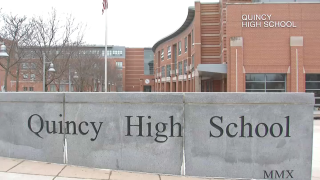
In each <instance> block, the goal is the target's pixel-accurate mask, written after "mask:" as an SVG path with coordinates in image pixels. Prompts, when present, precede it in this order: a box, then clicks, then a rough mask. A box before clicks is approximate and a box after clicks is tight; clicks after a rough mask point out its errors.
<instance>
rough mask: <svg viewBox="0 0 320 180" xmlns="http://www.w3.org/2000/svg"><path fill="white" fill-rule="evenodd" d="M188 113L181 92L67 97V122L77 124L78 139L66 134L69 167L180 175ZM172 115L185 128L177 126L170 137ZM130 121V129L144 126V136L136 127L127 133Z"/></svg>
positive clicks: (74, 135) (142, 129)
mask: <svg viewBox="0 0 320 180" xmlns="http://www.w3.org/2000/svg"><path fill="white" fill-rule="evenodd" d="M183 110H184V108H183V95H182V94H180V93H175V94H164V93H163V94H162V93H159V94H158V93H116V94H115V93H107V94H106V93H100V94H90V93H88V94H85V95H82V94H74V93H72V94H70V93H67V94H66V121H74V122H75V123H76V125H77V129H76V130H77V135H76V134H73V129H72V128H71V129H72V131H70V134H67V135H66V136H67V142H68V164H72V165H80V166H88V167H97V168H105V169H116V170H129V171H141V172H153V173H166V174H180V171H181V165H182V142H183V137H177V136H179V132H180V130H181V136H182V135H183V134H182V128H183ZM138 116H144V117H140V119H141V120H140V119H139V117H138ZM171 116H172V117H173V123H180V125H181V129H180V127H179V125H174V126H173V127H174V128H173V136H174V137H169V136H171V129H172V128H171V118H170V117H171ZM128 119H130V124H131V125H138V124H139V123H140V121H141V132H139V129H140V127H139V126H131V127H130V134H128ZM82 122H83V123H82ZM81 123H82V124H81ZM163 123H166V124H163ZM93 125H94V126H93ZM100 125H101V126H100ZM164 126H166V129H165V131H164V132H163V133H161V132H162V131H163V130H164V129H163V128H164ZM80 128H81V132H80V131H79V130H80ZM158 131H159V133H158V137H157V132H158ZM97 132H98V133H97ZM86 133H88V134H86ZM140 133H141V134H140ZM129 135H131V136H129ZM151 136H152V137H151Z"/></svg>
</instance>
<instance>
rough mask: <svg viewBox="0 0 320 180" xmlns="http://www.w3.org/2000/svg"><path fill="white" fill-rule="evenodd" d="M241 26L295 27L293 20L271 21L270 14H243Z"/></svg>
mask: <svg viewBox="0 0 320 180" xmlns="http://www.w3.org/2000/svg"><path fill="white" fill-rule="evenodd" d="M241 19H242V27H243V28H296V27H297V26H296V25H295V22H294V21H272V14H243V15H242V17H241Z"/></svg>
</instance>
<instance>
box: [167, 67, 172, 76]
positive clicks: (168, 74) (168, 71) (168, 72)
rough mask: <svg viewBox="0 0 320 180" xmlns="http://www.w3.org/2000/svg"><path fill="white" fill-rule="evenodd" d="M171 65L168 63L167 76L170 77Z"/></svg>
mask: <svg viewBox="0 0 320 180" xmlns="http://www.w3.org/2000/svg"><path fill="white" fill-rule="evenodd" d="M170 70H171V65H167V77H170Z"/></svg>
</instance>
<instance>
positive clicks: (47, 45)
mask: <svg viewBox="0 0 320 180" xmlns="http://www.w3.org/2000/svg"><path fill="white" fill-rule="evenodd" d="M33 22H34V24H35V36H34V39H33V41H32V42H31V43H32V44H33V46H34V48H33V51H34V53H35V54H36V56H37V57H38V58H39V62H38V64H39V65H41V66H43V58H45V61H46V62H51V63H53V64H54V66H55V70H56V72H55V73H50V74H49V75H48V73H47V71H48V69H49V66H45V67H46V68H45V74H44V77H45V78H44V79H43V78H42V77H43V69H42V68H41V69H39V68H38V71H37V72H36V76H37V77H38V78H40V79H42V80H43V81H44V82H45V91H47V90H48V88H47V86H48V85H49V84H51V83H54V81H56V80H58V81H59V80H61V79H62V77H64V76H65V75H66V72H67V71H68V67H69V60H70V59H71V57H72V55H73V54H74V52H75V51H76V50H77V49H78V47H79V46H80V45H82V44H83V43H84V42H83V36H84V28H83V26H82V25H81V24H76V22H75V18H73V17H72V16H71V15H69V16H67V17H66V18H65V21H63V22H62V21H61V20H60V19H59V18H58V17H57V12H56V10H55V9H53V10H52V12H51V13H50V17H49V19H44V18H43V17H37V18H34V19H33Z"/></svg>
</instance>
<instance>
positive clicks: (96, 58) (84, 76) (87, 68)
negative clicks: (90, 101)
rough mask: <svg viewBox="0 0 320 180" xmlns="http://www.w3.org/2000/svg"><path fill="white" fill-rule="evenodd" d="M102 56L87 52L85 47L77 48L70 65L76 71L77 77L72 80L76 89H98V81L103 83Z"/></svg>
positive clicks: (81, 90)
mask: <svg viewBox="0 0 320 180" xmlns="http://www.w3.org/2000/svg"><path fill="white" fill-rule="evenodd" d="M103 59H104V58H102V57H101V56H100V55H99V54H97V53H93V54H91V53H88V49H87V48H81V49H79V51H78V53H77V54H76V55H75V56H74V59H73V60H72V63H71V67H72V69H74V70H75V71H76V72H77V75H78V78H77V79H74V80H73V82H74V83H75V84H76V85H77V91H79V92H84V91H91V92H92V91H98V87H99V86H98V81H100V83H103V79H102V78H103V77H104V60H103Z"/></svg>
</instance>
